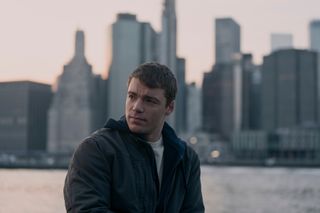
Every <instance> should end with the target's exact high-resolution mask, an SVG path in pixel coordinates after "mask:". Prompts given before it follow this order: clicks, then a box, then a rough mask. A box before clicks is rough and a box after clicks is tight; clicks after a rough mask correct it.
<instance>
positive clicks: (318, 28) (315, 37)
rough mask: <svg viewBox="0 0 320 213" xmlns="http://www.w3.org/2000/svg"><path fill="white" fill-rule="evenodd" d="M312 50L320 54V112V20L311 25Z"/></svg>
mask: <svg viewBox="0 0 320 213" xmlns="http://www.w3.org/2000/svg"><path fill="white" fill-rule="evenodd" d="M309 31H310V32H309V35H310V50H313V51H316V52H317V53H318V59H317V60H318V74H317V75H318V111H319V112H320V20H313V21H311V22H310V25H309ZM318 116H319V117H318V120H319V121H320V113H318Z"/></svg>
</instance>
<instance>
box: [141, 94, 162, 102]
mask: <svg viewBox="0 0 320 213" xmlns="http://www.w3.org/2000/svg"><path fill="white" fill-rule="evenodd" d="M143 98H146V99H151V100H153V101H155V102H157V103H160V100H159V99H158V98H156V97H154V96H150V95H144V96H143Z"/></svg>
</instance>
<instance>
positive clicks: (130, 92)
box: [128, 91, 137, 95]
mask: <svg viewBox="0 0 320 213" xmlns="http://www.w3.org/2000/svg"><path fill="white" fill-rule="evenodd" d="M128 94H131V95H136V94H137V93H135V92H132V91H128Z"/></svg>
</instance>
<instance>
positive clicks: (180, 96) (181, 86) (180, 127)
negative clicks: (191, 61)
mask: <svg viewBox="0 0 320 213" xmlns="http://www.w3.org/2000/svg"><path fill="white" fill-rule="evenodd" d="M185 63H186V62H185V59H183V58H178V59H177V74H176V78H177V87H178V93H177V97H176V101H175V111H176V112H175V116H176V117H175V129H176V131H177V132H178V133H182V132H184V131H186V127H187V116H188V114H187V86H186V84H185V66H186V65H185Z"/></svg>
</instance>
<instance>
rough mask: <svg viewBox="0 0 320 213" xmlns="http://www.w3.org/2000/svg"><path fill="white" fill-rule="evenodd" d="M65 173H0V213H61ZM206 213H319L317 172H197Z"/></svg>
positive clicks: (211, 169)
mask: <svg viewBox="0 0 320 213" xmlns="http://www.w3.org/2000/svg"><path fill="white" fill-rule="evenodd" d="M65 174H66V171H65V170H24V169H16V170H15V169H12V170H10V169H0V213H2V212H10V213H18V212H19V213H20V212H25V213H56V212H65V210H64V204H63V196H62V187H63V181H64V177H65ZM202 185H203V194H204V199H205V204H206V212H208V213H283V212H288V213H306V212H308V213H313V212H314V213H316V212H317V213H318V212H320V202H319V200H320V169H305V168H288V169H287V168H266V167H264V168H263V167H260V168H258V167H209V166H203V167H202Z"/></svg>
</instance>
